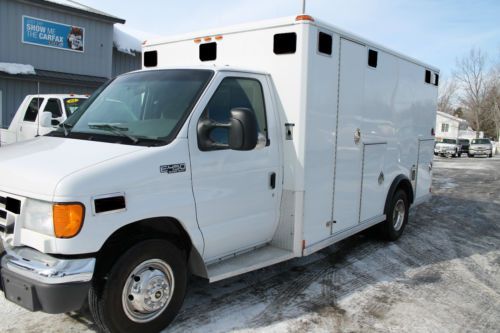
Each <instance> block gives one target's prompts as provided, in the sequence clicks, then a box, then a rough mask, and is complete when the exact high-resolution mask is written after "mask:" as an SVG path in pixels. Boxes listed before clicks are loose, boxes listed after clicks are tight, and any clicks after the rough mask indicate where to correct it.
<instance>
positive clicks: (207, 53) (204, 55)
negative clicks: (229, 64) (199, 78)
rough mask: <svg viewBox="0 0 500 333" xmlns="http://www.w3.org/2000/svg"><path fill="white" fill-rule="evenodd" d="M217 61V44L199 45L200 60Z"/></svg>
mask: <svg viewBox="0 0 500 333" xmlns="http://www.w3.org/2000/svg"><path fill="white" fill-rule="evenodd" d="M215 59H217V43H215V42H214V43H206V44H201V45H200V60H201V61H212V60H215Z"/></svg>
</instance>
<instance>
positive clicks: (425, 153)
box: [415, 139, 434, 199]
mask: <svg viewBox="0 0 500 333" xmlns="http://www.w3.org/2000/svg"><path fill="white" fill-rule="evenodd" d="M433 152H434V139H427V140H422V139H420V140H419V141H418V162H417V164H418V167H417V179H416V186H415V188H416V193H415V199H417V198H420V197H422V196H424V195H426V194H429V188H430V187H431V183H432V171H431V167H430V166H431V163H432V159H433V158H434V154H433Z"/></svg>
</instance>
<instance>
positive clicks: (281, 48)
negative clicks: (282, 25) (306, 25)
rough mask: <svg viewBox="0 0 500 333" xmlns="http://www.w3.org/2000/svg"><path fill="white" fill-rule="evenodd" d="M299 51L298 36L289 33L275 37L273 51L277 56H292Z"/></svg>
mask: <svg viewBox="0 0 500 333" xmlns="http://www.w3.org/2000/svg"><path fill="white" fill-rule="evenodd" d="M296 50H297V34H296V33H295V32H287V33H284V34H276V35H274V46H273V51H274V53H275V54H291V53H295V51H296Z"/></svg>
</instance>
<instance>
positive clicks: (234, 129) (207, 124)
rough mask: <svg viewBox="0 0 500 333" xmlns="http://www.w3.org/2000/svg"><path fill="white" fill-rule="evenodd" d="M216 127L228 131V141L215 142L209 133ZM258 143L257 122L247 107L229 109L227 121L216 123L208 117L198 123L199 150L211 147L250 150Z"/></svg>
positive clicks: (206, 149)
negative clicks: (229, 114)
mask: <svg viewBox="0 0 500 333" xmlns="http://www.w3.org/2000/svg"><path fill="white" fill-rule="evenodd" d="M216 128H225V129H226V130H227V131H228V143H221V142H215V141H213V140H212V139H211V137H210V134H211V132H212V131H213V130H214V129H216ZM257 143H258V124H257V117H256V116H255V113H254V112H253V111H252V110H250V109H247V108H235V109H232V110H231V116H230V119H229V123H217V122H215V121H213V120H210V119H204V120H201V121H200V122H199V123H198V147H199V148H200V150H201V151H208V150H213V149H227V148H229V149H232V150H240V151H246V150H252V149H255V147H256V146H257Z"/></svg>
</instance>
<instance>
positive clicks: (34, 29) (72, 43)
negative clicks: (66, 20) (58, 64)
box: [23, 16, 85, 52]
mask: <svg viewBox="0 0 500 333" xmlns="http://www.w3.org/2000/svg"><path fill="white" fill-rule="evenodd" d="M84 37H85V29H84V28H81V27H76V26H72V25H67V24H62V23H57V22H51V21H47V20H41V19H37V18H34V17H29V16H23V43H27V44H35V45H40V46H46V47H55V48H58V49H63V50H69V51H77V52H83V48H84V42H85V39H84Z"/></svg>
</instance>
